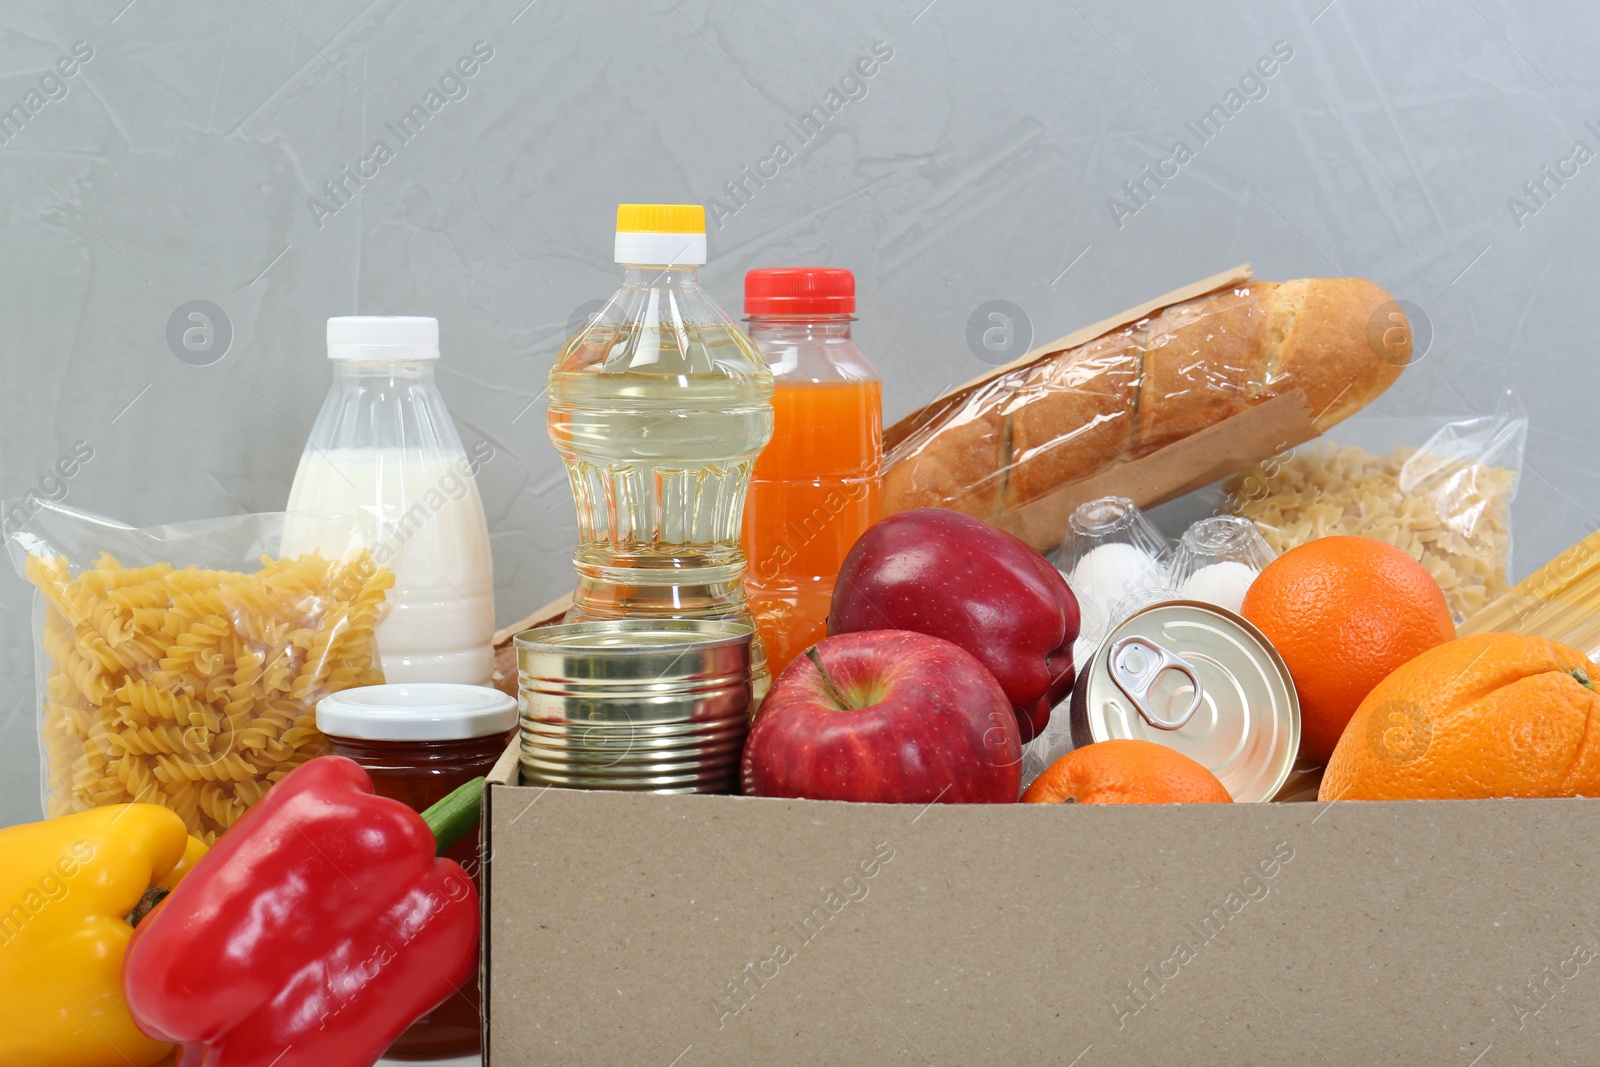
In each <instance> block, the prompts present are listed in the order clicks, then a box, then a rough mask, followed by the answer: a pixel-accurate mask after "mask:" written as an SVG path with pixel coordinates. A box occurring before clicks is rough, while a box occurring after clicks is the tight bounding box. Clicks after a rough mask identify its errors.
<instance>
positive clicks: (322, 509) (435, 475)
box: [282, 315, 494, 685]
mask: <svg viewBox="0 0 1600 1067" xmlns="http://www.w3.org/2000/svg"><path fill="white" fill-rule="evenodd" d="M328 358H329V359H330V360H331V361H332V362H333V388H332V389H331V390H329V392H328V397H327V399H326V400H325V401H324V402H323V404H322V411H321V413H320V414H318V416H317V421H316V425H315V426H313V427H312V430H311V437H310V439H309V440H308V441H307V442H306V449H305V452H304V453H303V454H302V455H301V457H300V467H299V469H298V470H297V471H296V472H295V476H294V487H293V488H292V489H291V490H290V491H289V506H288V511H289V512H290V514H289V516H288V518H287V520H286V522H285V525H284V537H283V548H282V551H283V554H284V555H286V556H293V555H299V554H301V553H304V552H310V551H320V552H322V553H323V555H325V556H338V555H342V554H344V553H345V552H346V551H348V550H349V549H350V548H352V547H355V546H357V545H364V546H366V547H369V548H371V549H372V551H373V556H374V558H375V559H376V560H377V562H378V563H379V565H381V566H385V567H388V568H389V569H390V570H392V571H393V572H394V577H395V584H394V588H393V589H391V590H390V591H389V601H390V605H389V608H388V609H387V613H386V614H385V616H384V618H383V621H382V622H381V623H380V624H379V625H378V630H377V635H376V640H377V646H378V656H379V659H380V661H381V665H382V668H383V674H384V678H385V679H386V680H387V681H390V682H461V683H466V684H471V685H488V684H489V683H490V680H491V678H492V676H493V673H494V647H493V644H494V570H493V566H492V564H491V561H490V555H489V525H488V522H487V521H486V520H485V518H484V514H483V501H482V500H481V499H480V498H479V496H478V486H477V482H476V481H475V480H474V477H473V476H474V474H476V472H477V470H478V468H479V467H480V466H481V465H482V464H483V463H485V462H487V461H488V460H489V459H492V458H493V456H494V450H493V448H492V446H490V445H488V443H487V442H485V443H483V444H481V445H479V446H477V447H476V448H475V449H474V450H473V454H472V455H471V456H470V457H469V456H468V454H467V451H466V449H465V448H463V447H462V444H461V438H460V436H459V435H458V434H457V433H456V428H455V424H454V423H453V422H452V421H451V420H450V413H449V412H448V411H447V410H446V409H445V404H444V397H443V396H442V395H440V393H439V388H438V386H437V385H436V384H435V383H434V378H433V368H434V364H435V362H436V361H437V360H438V359H439V323H438V320H436V319H432V318H421V317H410V316H406V317H399V316H365V315H363V316H349V317H343V318H333V319H329V320H328Z"/></svg>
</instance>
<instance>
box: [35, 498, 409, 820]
mask: <svg viewBox="0 0 1600 1067" xmlns="http://www.w3.org/2000/svg"><path fill="white" fill-rule="evenodd" d="M3 509H4V514H5V515H6V516H8V518H7V520H6V525H5V532H6V545H7V549H8V551H9V552H10V554H11V559H12V562H13V563H14V564H15V565H16V568H17V572H18V573H19V574H21V575H22V576H23V577H24V578H26V579H28V580H29V581H30V582H32V583H33V585H34V587H35V589H36V594H35V597H34V602H35V611H34V670H35V678H36V681H37V686H38V697H39V738H40V749H41V752H42V755H43V766H42V784H43V793H44V806H45V812H46V814H47V815H49V816H56V815H64V814H67V813H69V812H74V811H82V810H85V809H87V808H92V807H98V806H101V805H106V804H122V803H126V802H128V801H143V802H147V803H156V804H162V805H165V806H166V807H168V808H171V809H172V810H173V811H175V812H177V813H178V814H179V815H181V816H182V817H183V820H184V822H185V823H187V824H188V826H189V831H190V833H192V834H195V835H196V836H198V837H200V838H202V839H203V840H205V841H206V842H207V843H210V842H212V841H214V840H215V839H216V837H217V835H218V834H220V833H221V832H222V831H223V830H225V829H227V828H228V827H229V826H231V825H232V824H233V822H234V821H235V820H237V819H238V818H239V816H240V815H242V814H243V813H244V811H245V809H246V808H248V807H249V806H250V805H251V804H253V803H255V802H256V801H258V800H260V799H261V796H262V794H263V793H265V792H266V791H267V789H268V787H269V786H271V785H272V783H273V782H275V781H277V780H278V779H280V778H282V777H283V776H284V775H285V774H287V773H288V772H289V771H290V770H292V769H293V768H294V767H296V766H298V765H300V764H301V763H304V762H305V761H306V760H308V759H311V758H312V757H314V756H318V755H321V754H322V753H323V752H324V751H325V745H326V743H325V741H324V739H323V737H322V735H321V734H320V733H318V731H317V728H316V704H317V701H318V700H320V699H321V698H322V697H324V696H326V695H328V694H329V693H333V692H337V691H338V690H341V689H348V688H350V687H352V686H357V685H372V684H375V683H378V682H382V681H383V675H382V673H381V672H380V670H379V669H378V665H377V661H376V659H375V656H374V645H373V636H372V635H373V629H374V628H375V627H376V625H377V623H378V621H379V619H380V617H381V615H382V612H383V610H384V606H385V604H384V599H385V591H386V590H387V589H388V588H389V587H390V586H391V585H393V584H394V577H393V575H392V574H391V573H390V572H389V571H387V570H385V569H384V568H382V567H380V566H378V565H377V563H376V562H374V560H373V558H372V555H371V553H370V552H368V551H366V550H365V549H362V548H359V547H354V546H357V545H359V544H360V543H361V538H360V536H359V535H360V526H359V524H360V522H361V520H360V519H358V518H356V517H351V519H350V522H351V527H352V537H351V545H352V546H353V547H352V548H351V549H350V551H348V552H346V553H345V554H344V555H343V556H341V557H340V558H338V559H328V558H324V557H323V556H321V555H317V554H310V555H303V556H298V557H295V558H291V559H283V558H279V557H278V555H277V552H278V546H279V544H280V542H281V539H282V533H283V519H284V517H283V515H282V514H260V515H239V516H230V517H228V518H222V519H209V520H204V521H200V522H188V523H178V524H175V525H171V526H159V527H154V528H150V529H134V528H133V527H130V526H124V525H122V524H119V523H116V522H113V521H111V520H109V519H105V518H102V517H100V516H97V515H91V514H88V513H86V512H81V511H76V510H74V509H71V508H66V507H62V506H60V505H57V504H50V503H46V504H43V505H42V506H41V505H40V504H39V503H38V502H37V501H35V502H32V503H30V504H29V505H28V506H27V507H25V508H21V509H18V508H15V507H14V506H13V504H11V503H8V504H6V505H3ZM12 519H15V520H16V521H15V522H13V521H12Z"/></svg>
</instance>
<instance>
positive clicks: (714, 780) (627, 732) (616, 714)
mask: <svg viewBox="0 0 1600 1067" xmlns="http://www.w3.org/2000/svg"><path fill="white" fill-rule="evenodd" d="M751 633H752V631H751V628H750V627H749V626H748V625H746V624H744V623H740V622H726V621H719V620H708V619H606V620H596V621H590V622H576V623H567V624H564V625H560V626H541V627H539V628H538V629H534V630H526V631H524V632H522V633H520V634H518V635H517V637H516V648H517V668H518V704H519V705H520V709H521V749H522V754H521V763H522V780H523V782H524V783H525V784H529V785H553V786H561V787H565V788H571V789H625V790H635V791H645V792H661V793H732V792H737V791H738V782H739V761H740V758H741V756H742V755H743V752H744V738H745V733H746V731H747V730H748V728H749V713H750V642H751Z"/></svg>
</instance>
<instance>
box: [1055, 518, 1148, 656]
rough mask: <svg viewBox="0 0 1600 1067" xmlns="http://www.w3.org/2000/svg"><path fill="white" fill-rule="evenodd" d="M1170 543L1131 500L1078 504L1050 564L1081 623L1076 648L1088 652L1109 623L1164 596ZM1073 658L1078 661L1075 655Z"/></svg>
mask: <svg viewBox="0 0 1600 1067" xmlns="http://www.w3.org/2000/svg"><path fill="white" fill-rule="evenodd" d="M1170 548H1171V546H1170V545H1168V544H1167V540H1166V538H1165V537H1163V536H1161V531H1160V530H1157V529H1156V526H1155V523H1153V522H1151V521H1150V518H1149V516H1147V515H1145V513H1144V512H1143V511H1141V510H1140V509H1139V507H1138V506H1137V505H1136V504H1134V502H1133V501H1132V500H1129V499H1128V498H1127V497H1122V496H1104V497H1100V498H1099V499H1098V500H1090V501H1088V502H1086V503H1083V504H1080V505H1078V508H1077V510H1076V511H1074V512H1073V513H1072V518H1070V519H1069V520H1068V521H1067V534H1066V537H1065V538H1063V539H1062V542H1061V548H1060V549H1059V550H1058V551H1057V552H1056V554H1055V558H1054V559H1053V560H1052V562H1054V563H1055V565H1056V568H1057V569H1058V570H1060V571H1061V573H1062V574H1064V575H1066V578H1067V584H1068V585H1070V586H1071V587H1072V591H1073V593H1074V594H1076V596H1077V598H1078V607H1079V609H1080V610H1081V612H1082V616H1083V624H1082V627H1081V631H1080V636H1079V638H1078V647H1079V648H1085V647H1086V648H1087V649H1088V650H1089V651H1093V649H1094V648H1095V646H1096V645H1097V644H1099V642H1100V639H1101V637H1103V636H1104V635H1105V633H1106V631H1107V630H1108V629H1110V627H1112V626H1114V625H1116V624H1117V623H1118V622H1119V621H1121V619H1122V618H1124V617H1126V616H1127V615H1130V614H1132V613H1133V612H1134V611H1137V610H1138V609H1139V608H1140V607H1143V606H1144V605H1145V603H1147V602H1149V596H1150V595H1151V594H1167V595H1166V596H1165V597H1160V599H1170V596H1171V586H1172V576H1171V571H1170V569H1169V559H1168V556H1169V554H1170ZM1073 662H1075V663H1084V662H1086V660H1084V659H1081V658H1078V656H1077V655H1076V653H1075V654H1074V657H1073Z"/></svg>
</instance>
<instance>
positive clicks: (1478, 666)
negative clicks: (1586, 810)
mask: <svg viewBox="0 0 1600 1067" xmlns="http://www.w3.org/2000/svg"><path fill="white" fill-rule="evenodd" d="M1596 685H1600V668H1596V667H1595V665H1594V664H1593V663H1591V662H1589V660H1588V659H1587V658H1586V657H1584V656H1583V655H1581V654H1580V653H1577V652H1574V651H1573V650H1572V649H1570V648H1567V647H1566V646H1565V645H1558V644H1556V643H1555V642H1554V641H1546V640H1545V639H1544V638H1542V637H1530V636H1527V635H1524V634H1474V635H1473V636H1471V637H1463V638H1460V639H1458V640H1455V641H1451V642H1449V643H1447V644H1443V645H1440V646H1438V647H1437V648H1433V649H1430V650H1429V651H1427V652H1424V653H1423V654H1422V655H1420V656H1418V657H1417V658H1416V659H1413V660H1412V661H1411V662H1410V663H1407V664H1405V665H1404V666H1402V667H1400V668H1399V669H1398V670H1396V671H1395V672H1394V673H1393V674H1391V675H1389V677H1387V678H1385V679H1384V680H1383V681H1381V682H1379V683H1378V685H1377V686H1376V687H1375V688H1374V689H1373V690H1372V692H1371V693H1368V694H1367V699H1365V700H1363V701H1362V702H1361V707H1360V709H1358V710H1357V711H1356V714H1355V717H1354V718H1352V719H1351V720H1350V725H1349V726H1348V727H1346V729H1345V732H1344V736H1343V737H1341V738H1340V739H1339V747H1338V748H1336V749H1334V752H1333V759H1332V761H1331V762H1329V764H1328V768H1327V770H1326V771H1324V772H1323V775H1322V788H1321V790H1320V791H1319V792H1318V794H1317V795H1318V797H1319V799H1322V800H1448V799H1450V798H1453V797H1458V798H1462V799H1470V800H1477V799H1482V798H1486V797H1570V796H1591V797H1592V796H1600V693H1597V692H1595V686H1596Z"/></svg>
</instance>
